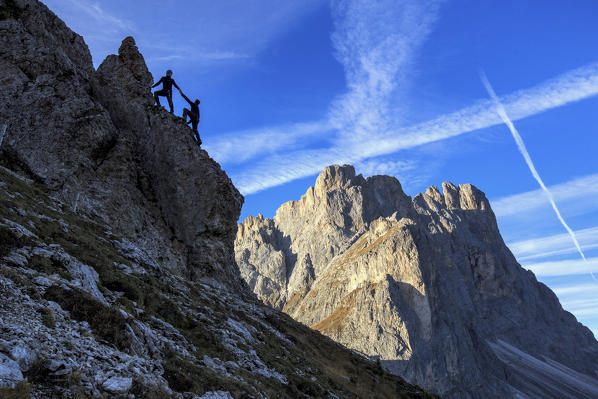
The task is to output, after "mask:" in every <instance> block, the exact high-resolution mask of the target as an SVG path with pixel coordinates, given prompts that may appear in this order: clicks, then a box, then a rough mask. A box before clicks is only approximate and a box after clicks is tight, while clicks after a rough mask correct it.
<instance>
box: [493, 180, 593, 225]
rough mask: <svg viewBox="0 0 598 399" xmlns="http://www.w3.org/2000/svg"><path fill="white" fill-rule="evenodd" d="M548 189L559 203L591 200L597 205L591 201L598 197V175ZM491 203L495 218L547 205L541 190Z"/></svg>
mask: <svg viewBox="0 0 598 399" xmlns="http://www.w3.org/2000/svg"><path fill="white" fill-rule="evenodd" d="M549 188H550V191H551V192H552V194H553V195H554V198H555V199H556V200H557V201H559V202H562V201H571V200H575V201H580V200H583V199H591V200H592V202H594V203H595V204H596V205H598V202H597V201H595V200H593V198H594V197H595V196H596V195H598V173H597V174H593V175H588V176H583V177H579V178H576V179H573V180H570V181H567V182H565V183H561V184H556V185H553V186H549ZM491 203H492V209H493V210H494V213H495V214H496V216H497V217H504V216H510V215H515V214H519V213H524V212H531V211H534V210H537V209H538V208H541V207H544V206H546V205H548V204H549V202H548V199H547V198H546V197H545V196H544V195H543V194H542V190H541V189H538V190H532V191H528V192H525V193H520V194H515V195H510V196H508V197H503V198H499V199H496V200H492V201H491Z"/></svg>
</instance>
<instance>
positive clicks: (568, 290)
mask: <svg viewBox="0 0 598 399" xmlns="http://www.w3.org/2000/svg"><path fill="white" fill-rule="evenodd" d="M552 291H553V292H554V293H555V294H557V295H558V296H559V297H560V296H562V297H567V296H576V295H580V294H582V295H583V294H596V295H598V284H596V283H594V284H577V285H567V286H562V287H556V288H553V289H552Z"/></svg>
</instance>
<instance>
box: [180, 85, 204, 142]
mask: <svg viewBox="0 0 598 399" xmlns="http://www.w3.org/2000/svg"><path fill="white" fill-rule="evenodd" d="M179 93H181V96H182V97H183V98H184V99H185V101H187V102H188V103H189V106H190V107H191V109H188V108H184V109H183V119H185V123H191V126H193V136H194V137H195V140H196V141H197V144H198V145H201V139H200V138H199V132H198V131H197V124H198V123H199V103H200V101H199V100H197V99H196V100H195V101H191V100H189V98H188V97H187V96H186V95H184V94H183V92H182V91H181V89H179ZM187 116H188V117H189V122H187Z"/></svg>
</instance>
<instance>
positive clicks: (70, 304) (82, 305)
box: [44, 285, 131, 350]
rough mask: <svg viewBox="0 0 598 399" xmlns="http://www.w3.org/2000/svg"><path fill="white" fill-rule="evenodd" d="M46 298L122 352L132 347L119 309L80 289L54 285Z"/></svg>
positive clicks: (48, 290)
mask: <svg viewBox="0 0 598 399" xmlns="http://www.w3.org/2000/svg"><path fill="white" fill-rule="evenodd" d="M44 298H45V299H47V300H49V301H54V302H56V303H58V304H60V306H61V307H62V308H63V309H64V310H67V311H68V312H70V314H71V317H73V318H74V319H75V320H79V321H86V322H87V323H89V326H90V327H91V329H92V331H93V332H94V334H95V335H96V336H98V337H99V338H101V339H103V340H105V341H108V342H110V343H111V344H113V345H114V346H116V347H117V348H119V349H121V350H126V349H127V348H128V347H129V346H130V343H131V342H130V338H129V337H128V336H127V334H126V321H125V318H124V316H123V315H122V314H121V313H120V312H119V311H118V309H115V308H113V307H108V306H106V305H104V304H103V303H101V302H99V301H98V300H96V299H95V298H93V297H92V296H91V295H89V294H87V293H86V292H84V291H82V290H80V289H78V288H73V289H70V290H67V289H64V288H62V287H58V286H56V285H53V286H51V287H49V288H48V289H47V290H46V293H45V294H44Z"/></svg>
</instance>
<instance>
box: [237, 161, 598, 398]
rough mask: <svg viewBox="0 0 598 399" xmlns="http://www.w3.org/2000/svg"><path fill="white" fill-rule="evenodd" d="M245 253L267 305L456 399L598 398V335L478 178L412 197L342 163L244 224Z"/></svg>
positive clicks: (241, 252)
mask: <svg viewBox="0 0 598 399" xmlns="http://www.w3.org/2000/svg"><path fill="white" fill-rule="evenodd" d="M249 226H251V228H248V227H249ZM235 251H236V254H237V255H236V259H237V262H238V264H239V267H240V270H241V274H242V276H243V278H244V279H245V281H247V283H248V284H249V286H250V288H251V289H252V290H253V292H255V293H256V294H257V296H258V297H259V298H260V299H261V300H262V301H264V302H266V303H268V304H270V305H271V306H273V307H275V308H277V309H282V310H284V311H285V312H286V313H288V314H289V315H291V316H292V317H293V318H295V319H297V320H299V321H301V322H303V323H305V324H307V325H310V326H311V327H312V328H314V329H317V330H319V331H320V332H322V333H323V334H326V335H328V336H330V337H331V338H333V339H335V340H337V341H338V342H340V343H342V344H344V345H347V346H349V347H351V348H353V349H355V350H357V351H359V352H361V353H365V354H367V355H369V356H371V357H372V358H380V359H381V361H382V364H383V365H384V367H385V368H386V369H387V370H389V371H391V372H393V373H396V374H398V375H401V376H403V377H405V378H406V379H407V380H409V381H411V382H414V383H417V384H420V385H422V386H424V387H426V388H427V389H430V390H432V391H434V392H437V393H438V394H440V395H441V396H442V397H445V398H451V399H452V398H455V399H457V398H458V399H461V398H463V399H464V398H468V399H470V398H480V399H481V398H488V397H505V398H509V397H513V398H515V397H559V398H560V397H563V398H576V397H584V398H586V397H587V398H591V397H592V395H594V393H596V392H598V381H597V379H596V377H597V376H598V375H597V374H596V373H597V372H598V371H597V370H596V364H597V359H598V342H596V340H595V339H594V337H593V336H592V334H591V332H590V331H589V330H588V329H587V328H586V327H584V326H582V325H581V324H579V323H578V322H577V321H576V320H575V318H574V317H573V316H572V315H571V314H570V313H568V312H565V311H564V310H563V309H562V307H561V306H560V304H559V303H558V300H557V298H556V296H555V295H554V294H553V293H552V292H551V291H550V290H549V289H548V288H547V287H546V286H544V285H543V284H541V283H538V282H537V280H536V279H535V277H534V276H533V273H531V272H528V271H525V270H524V269H523V268H521V266H520V265H519V264H518V263H517V261H516V260H515V258H514V257H513V255H512V254H511V252H510V251H509V249H508V248H507V247H506V246H505V244H504V242H503V240H502V238H501V236H500V232H499V229H498V225H497V222H496V218H495V216H494V213H493V212H492V209H491V207H490V203H489V201H488V200H487V198H486V196H485V194H484V193H483V192H482V191H481V190H479V189H478V188H476V187H475V186H473V185H471V184H461V185H458V186H456V185H454V184H452V183H448V182H445V183H443V184H442V192H441V191H440V190H439V189H438V188H437V187H434V186H432V187H430V188H428V189H427V190H426V191H425V192H424V193H420V194H418V195H416V196H415V197H414V198H413V199H412V198H410V197H408V196H407V195H405V193H404V192H403V190H402V188H401V185H400V183H399V182H398V181H397V180H396V179H395V178H393V177H389V176H374V177H370V178H367V179H364V178H363V177H362V176H361V175H356V173H355V169H354V168H353V167H350V166H331V167H328V168H326V169H324V171H323V172H322V173H321V174H320V175H319V176H318V178H317V180H316V184H315V186H314V187H311V188H309V189H308V190H307V192H306V194H305V195H304V196H303V197H302V198H301V200H299V201H291V202H288V203H286V204H283V205H282V206H281V207H280V208H279V210H278V211H277V213H276V216H275V217H274V218H273V219H259V220H258V219H248V220H247V221H245V222H243V223H241V224H240V227H239V231H238V233H237V237H236V240H235ZM538 334H541V336H542V337H541V339H539V338H538ZM530 362H532V363H533V364H534V366H533V367H532V368H530V367H529V365H530V364H531V363H530ZM553 366H554V367H553ZM558 368H560V369H561V370H567V371H566V373H565V374H560V372H559V371H558V370H557V369H558ZM576 373H584V374H585V375H584V376H583V378H581V379H579V378H578V374H576ZM587 381H591V382H590V383H589V385H586V382H587ZM522 395H523V396H522ZM525 395H528V396H525Z"/></svg>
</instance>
